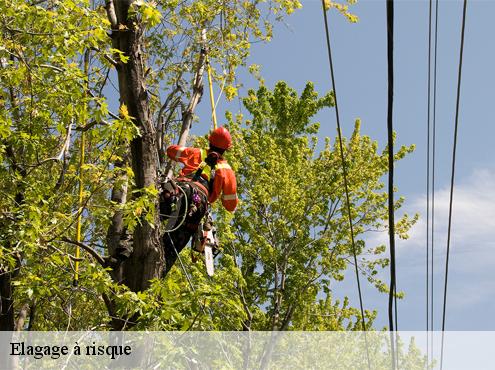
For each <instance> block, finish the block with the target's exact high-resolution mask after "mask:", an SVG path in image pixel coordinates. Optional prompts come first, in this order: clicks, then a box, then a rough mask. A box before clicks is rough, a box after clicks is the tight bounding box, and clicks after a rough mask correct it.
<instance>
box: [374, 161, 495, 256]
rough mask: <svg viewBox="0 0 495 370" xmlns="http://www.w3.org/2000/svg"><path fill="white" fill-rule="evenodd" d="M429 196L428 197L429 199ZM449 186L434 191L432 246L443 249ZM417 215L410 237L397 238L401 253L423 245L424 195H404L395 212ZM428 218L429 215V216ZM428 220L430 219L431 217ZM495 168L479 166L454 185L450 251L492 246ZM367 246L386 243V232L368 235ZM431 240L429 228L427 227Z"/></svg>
mask: <svg viewBox="0 0 495 370" xmlns="http://www.w3.org/2000/svg"><path fill="white" fill-rule="evenodd" d="M430 199H431V198H430ZM449 199H450V185H448V186H446V187H443V188H441V189H436V191H435V230H434V231H435V246H436V248H438V249H439V250H444V249H445V247H446V244H447V226H448V213H449ZM404 212H405V213H408V214H409V215H413V214H415V213H419V214H420V219H419V221H418V222H417V223H416V225H414V226H413V227H412V229H411V230H410V232H409V239H407V240H400V239H398V238H397V239H396V243H397V245H398V247H399V248H400V249H401V252H406V250H411V248H415V249H417V248H421V249H423V248H425V245H426V195H425V194H422V195H420V196H416V197H406V202H405V206H404V208H403V209H401V210H400V211H399V212H398V213H397V214H396V220H397V219H398V218H399V217H400V216H401V215H402V214H403V213H404ZM430 218H431V215H430ZM430 221H431V220H430ZM494 234H495V170H489V169H479V170H475V171H473V173H472V174H471V176H469V177H468V178H467V179H464V180H461V181H458V182H457V183H456V184H455V187H454V198H453V211H452V227H451V243H450V245H451V250H452V251H453V250H455V252H456V253H463V252H466V251H473V250H480V249H484V250H486V248H488V247H494V248H495V239H494ZM366 240H367V241H368V242H369V243H370V245H378V244H385V245H388V235H387V233H386V232H382V233H372V234H369V235H367V238H366ZM430 240H431V228H430ZM413 253H414V252H413Z"/></svg>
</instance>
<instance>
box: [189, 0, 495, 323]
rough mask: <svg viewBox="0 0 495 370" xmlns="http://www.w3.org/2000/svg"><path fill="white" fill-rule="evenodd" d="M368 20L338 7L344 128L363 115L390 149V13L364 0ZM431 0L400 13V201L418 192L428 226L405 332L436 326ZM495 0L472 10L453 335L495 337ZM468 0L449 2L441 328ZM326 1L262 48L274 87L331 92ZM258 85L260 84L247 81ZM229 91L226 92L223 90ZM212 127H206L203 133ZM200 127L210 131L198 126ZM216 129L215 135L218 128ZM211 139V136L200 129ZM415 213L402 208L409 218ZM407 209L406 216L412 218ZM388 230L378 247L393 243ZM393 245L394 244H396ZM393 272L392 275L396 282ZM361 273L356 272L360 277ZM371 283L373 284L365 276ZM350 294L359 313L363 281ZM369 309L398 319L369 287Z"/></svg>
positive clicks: (443, 60)
mask: <svg viewBox="0 0 495 370" xmlns="http://www.w3.org/2000/svg"><path fill="white" fill-rule="evenodd" d="M352 11H353V12H354V13H355V14H357V15H358V16H359V19H360V20H359V22H358V23H357V24H351V23H349V22H347V20H346V19H345V18H344V17H342V16H341V15H339V14H337V13H336V12H335V11H332V12H331V13H330V18H329V21H330V29H331V39H332V48H333V57H334V67H335V73H336V84H337V93H338V100H339V110H340V112H339V113H340V116H341V124H342V125H343V130H344V133H345V134H349V133H350V132H351V130H352V127H353V122H354V120H355V119H356V118H361V120H362V130H363V132H364V133H365V134H367V135H370V136H371V137H372V138H374V139H376V140H378V141H379V143H380V144H381V147H383V146H384V144H385V142H386V113H387V105H386V104H387V100H386V99H387V79H386V73H387V70H386V68H387V64H386V63H387V60H386V28H385V27H386V20H385V15H386V10H385V2H384V1H374V0H373V1H372V0H361V1H360V2H358V4H356V5H355V6H353V7H352ZM428 11H429V3H428V1H396V6H395V54H394V55H395V105H394V126H395V130H396V131H397V137H398V144H399V145H400V144H412V143H414V144H416V148H417V149H416V151H415V153H413V154H412V155H410V156H408V157H407V158H406V159H404V160H402V161H401V162H400V163H399V164H398V165H397V167H396V185H397V186H398V188H399V194H400V195H404V196H405V197H406V205H405V207H404V210H405V211H407V212H408V213H415V212H419V213H420V214H421V215H422V218H423V219H422V220H421V221H420V222H419V223H418V224H417V225H416V226H415V227H414V229H413V230H412V232H411V238H410V239H409V240H407V241H399V251H398V261H397V263H398V267H397V269H398V290H403V291H405V293H406V297H405V299H404V300H402V301H400V302H399V315H398V318H399V328H400V329H401V330H424V328H425V326H426V321H425V320H426V318H425V315H426V314H425V310H426V307H425V233H426V227H425V222H424V216H425V214H426V200H425V198H426V169H425V165H426V123H427V122H426V118H427V68H428V66H427V57H428V54H427V53H428ZM493 14H495V2H492V1H479V0H478V1H476V0H471V1H469V4H468V10H467V20H466V36H465V49H464V66H463V79H462V93H461V107H460V119H459V142H458V152H457V156H458V157H457V169H456V190H455V193H454V216H453V218H454V220H453V229H452V232H453V234H452V242H451V264H450V271H449V290H448V310H447V329H448V330H495V322H494V321H493V320H491V319H490V313H492V312H493V311H494V310H495V294H494V292H495V280H494V279H493V277H492V271H491V268H493V266H495V253H494V248H495V243H494V242H493V240H492V238H491V236H492V234H493V230H495V210H494V205H495V195H494V194H493V193H492V192H491V189H493V188H495V165H494V164H493V158H494V154H495V149H494V145H493V144H492V140H493V138H494V137H495V126H494V124H493V116H494V114H493V109H494V107H495V104H494V103H493V101H492V100H493V87H494V86H495V75H494V73H493V66H494V65H495V50H494V48H495V44H494V43H493V40H492V39H491V37H490V36H491V35H493V34H495V22H493V20H492V17H493ZM461 15H462V2H461V1H460V0H448V1H440V3H439V25H438V27H439V34H438V76H437V78H438V80H437V173H436V199H437V210H438V212H437V216H438V217H437V219H436V221H435V222H436V225H437V231H438V232H437V233H436V235H435V248H436V252H435V271H436V274H435V297H434V299H435V313H434V317H435V329H437V330H438V329H440V327H441V320H440V316H441V301H442V296H443V288H442V286H443V273H444V265H445V248H446V226H447V211H448V191H449V188H448V185H449V181H450V166H451V155H452V149H451V148H452V139H453V127H454V114H455V97H456V96H455V95H456V84H457V68H458V60H459V45H460V27H461ZM323 31H324V26H323V17H322V13H321V3H320V1H319V0H305V1H303V9H301V10H299V11H297V12H296V13H295V14H294V15H292V16H290V17H289V18H287V19H286V20H285V22H284V24H278V25H277V26H276V28H275V35H274V38H273V40H272V42H271V43H270V44H268V45H267V44H255V45H253V48H252V54H251V58H250V63H256V64H260V65H262V70H261V74H262V76H263V78H264V79H265V81H266V84H267V85H268V86H269V87H273V85H274V84H275V83H276V82H277V81H278V80H285V81H287V82H288V83H289V85H290V86H292V87H294V88H296V89H297V90H298V91H300V90H301V89H302V88H303V87H304V85H305V84H306V82H307V81H313V82H314V83H315V86H316V89H317V90H318V91H319V92H321V93H324V92H325V91H328V90H330V87H331V82H330V79H329V69H328V68H329V67H328V59H327V56H326V49H325V35H324V33H323ZM239 81H242V82H243V84H244V87H245V88H244V89H243V90H241V95H243V94H245V92H246V89H247V88H256V87H257V82H256V81H255V80H254V79H253V78H250V77H249V75H247V74H243V73H242V72H241V74H240V75H239ZM216 91H217V92H218V87H217V88H216ZM225 109H230V110H232V111H234V112H237V110H238V102H236V101H234V102H233V103H230V104H227V103H225V101H223V100H222V101H221V103H220V107H219V110H218V116H219V117H223V111H224V110H225ZM198 115H199V116H200V118H201V119H204V118H203V117H209V104H208V100H207V96H205V99H203V103H202V104H201V105H200V107H199V109H198ZM317 118H318V120H319V121H320V122H321V127H322V128H321V132H320V135H321V137H324V136H334V134H335V132H336V131H335V112H334V111H333V110H326V111H324V112H322V113H321V114H320V115H319V116H318V117H317ZM203 127H206V126H203ZM198 128H199V126H198ZM206 130H207V129H206V128H205V132H206ZM200 133H203V132H200ZM404 210H401V212H403V211H404ZM401 212H399V214H400V213H401ZM386 240H387V235H386V234H383V235H379V236H374V237H373V240H371V241H372V242H381V241H383V242H386ZM387 244H388V243H387ZM387 274H388V270H387V271H386V274H385V275H384V277H386V279H387V281H388V275H387ZM349 277H350V275H349ZM363 281H365V280H363ZM335 294H336V295H338V296H342V295H349V297H350V298H351V301H352V302H353V303H354V304H355V305H356V306H357V302H358V301H357V293H356V287H355V282H354V281H353V280H352V278H349V279H347V281H346V282H345V283H344V284H342V285H341V286H340V287H339V290H338V291H335ZM364 304H365V308H369V309H373V308H374V309H378V311H379V317H378V320H377V322H376V323H377V325H378V326H382V325H386V324H387V296H386V295H384V294H379V293H377V292H376V291H375V290H374V288H370V287H367V288H365V289H364Z"/></svg>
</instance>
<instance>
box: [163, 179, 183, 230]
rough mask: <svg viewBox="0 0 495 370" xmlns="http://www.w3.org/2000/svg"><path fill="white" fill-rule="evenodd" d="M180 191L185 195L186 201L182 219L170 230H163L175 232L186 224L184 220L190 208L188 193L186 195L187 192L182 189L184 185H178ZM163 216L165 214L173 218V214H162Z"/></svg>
mask: <svg viewBox="0 0 495 370" xmlns="http://www.w3.org/2000/svg"><path fill="white" fill-rule="evenodd" d="M177 187H178V188H179V189H180V191H181V192H182V194H183V195H184V202H185V208H184V215H183V216H182V220H181V221H180V222H179V224H178V225H177V226H175V227H173V228H172V229H170V230H163V232H164V233H171V232H174V231H175V230H178V229H179V228H180V227H181V226H182V225H183V224H184V221H185V220H186V217H187V210H188V206H189V204H188V200H187V195H186V192H185V190H184V189H182V187H180V186H177ZM179 212H180V207H179ZM160 215H161V216H165V217H168V218H172V217H173V216H167V215H162V214H160ZM178 217H179V216H177V217H175V218H178Z"/></svg>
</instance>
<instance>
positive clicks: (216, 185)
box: [167, 145, 238, 212]
mask: <svg viewBox="0 0 495 370" xmlns="http://www.w3.org/2000/svg"><path fill="white" fill-rule="evenodd" d="M167 155H168V157H169V158H170V159H173V160H175V161H177V162H181V163H183V164H184V167H183V168H182V169H181V170H180V172H179V175H180V176H187V175H191V174H192V173H194V172H196V170H197V169H198V167H199V165H200V164H201V162H202V161H204V160H205V159H206V155H207V151H206V150H201V149H199V148H188V147H184V146H178V145H171V146H169V147H168V148H167ZM201 176H202V177H203V178H205V179H206V180H210V176H211V169H210V167H209V166H205V167H204V168H203V173H202V174H201ZM220 194H222V204H223V206H224V207H225V209H227V211H230V212H233V211H234V209H235V208H236V206H237V202H238V199H237V182H236V178H235V173H234V171H233V170H232V168H231V167H230V166H229V164H228V163H227V161H226V160H225V159H220V160H219V161H218V162H217V165H216V166H215V172H214V178H213V186H212V189H210V192H209V196H208V201H209V202H210V203H213V202H214V201H216V200H217V199H218V197H219V196H220Z"/></svg>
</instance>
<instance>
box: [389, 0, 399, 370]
mask: <svg viewBox="0 0 495 370" xmlns="http://www.w3.org/2000/svg"><path fill="white" fill-rule="evenodd" d="M386 4H387V61H388V109H387V138H388V227H389V241H390V290H389V297H388V319H389V325H390V336H391V347H392V368H394V369H395V368H397V367H398V357H397V356H396V354H397V353H396V350H397V348H396V343H394V341H395V342H396V341H397V335H396V333H393V332H394V331H396V330H397V327H398V325H397V294H396V293H397V287H396V264H395V217H394V132H393V129H394V128H393V106H394V1H393V0H387V2H386ZM394 303H395V326H394V310H393V306H394ZM394 334H395V335H394ZM394 338H395V339H394Z"/></svg>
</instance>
